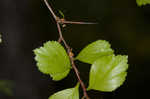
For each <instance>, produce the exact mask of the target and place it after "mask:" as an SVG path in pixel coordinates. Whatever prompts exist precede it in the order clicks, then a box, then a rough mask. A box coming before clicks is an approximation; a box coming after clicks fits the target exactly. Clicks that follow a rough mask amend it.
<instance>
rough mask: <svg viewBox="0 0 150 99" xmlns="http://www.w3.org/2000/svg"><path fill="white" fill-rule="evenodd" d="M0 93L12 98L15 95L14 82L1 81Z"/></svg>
mask: <svg viewBox="0 0 150 99" xmlns="http://www.w3.org/2000/svg"><path fill="white" fill-rule="evenodd" d="M0 93H2V94H5V95H8V96H12V95H13V82H12V81H10V80H0Z"/></svg>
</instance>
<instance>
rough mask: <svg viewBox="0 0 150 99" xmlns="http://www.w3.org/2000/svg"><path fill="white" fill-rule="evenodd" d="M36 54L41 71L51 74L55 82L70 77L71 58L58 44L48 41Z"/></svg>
mask: <svg viewBox="0 0 150 99" xmlns="http://www.w3.org/2000/svg"><path fill="white" fill-rule="evenodd" d="M34 53H35V55H36V56H35V60H36V61H37V66H38V68H39V70H40V71H41V72H43V73H45V74H50V75H51V77H52V78H53V80H61V79H63V78H64V77H66V76H67V75H68V73H69V71H70V69H71V65H70V61H69V57H68V55H67V53H66V51H65V49H64V48H63V46H61V44H59V43H58V42H56V41H48V42H46V43H45V44H44V46H43V47H40V48H37V49H35V50H34Z"/></svg>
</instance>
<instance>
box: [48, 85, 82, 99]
mask: <svg viewBox="0 0 150 99" xmlns="http://www.w3.org/2000/svg"><path fill="white" fill-rule="evenodd" d="M48 99H79V83H78V84H77V85H76V86H75V88H69V89H65V90H62V91H59V92H57V93H55V94H53V95H52V96H50V97H49V98H48Z"/></svg>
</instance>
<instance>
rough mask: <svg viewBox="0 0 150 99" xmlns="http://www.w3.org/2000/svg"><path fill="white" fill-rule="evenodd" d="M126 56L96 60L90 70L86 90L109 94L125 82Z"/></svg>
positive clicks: (105, 57) (112, 56)
mask: <svg viewBox="0 0 150 99" xmlns="http://www.w3.org/2000/svg"><path fill="white" fill-rule="evenodd" d="M127 61H128V57H127V56H122V55H118V56H114V55H111V56H104V57H102V58H99V59H97V60H96V61H95V62H94V64H93V65H92V67H91V70H90V80H89V87H88V90H90V89H94V90H99V91H104V92H111V91H114V90H115V89H117V88H118V87H119V86H121V85H122V84H123V82H124V81H125V77H126V75H127V72H126V70H127V68H128V64H127Z"/></svg>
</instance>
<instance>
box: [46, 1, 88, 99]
mask: <svg viewBox="0 0 150 99" xmlns="http://www.w3.org/2000/svg"><path fill="white" fill-rule="evenodd" d="M44 2H45V4H46V6H47V7H48V9H49V10H50V12H51V13H52V15H53V17H54V19H55V21H56V25H57V29H58V33H59V39H58V42H59V43H60V42H61V41H63V43H64V45H65V47H66V49H67V53H68V55H69V58H70V62H71V64H72V68H73V69H74V71H75V74H76V76H77V78H78V81H79V83H80V84H81V87H82V90H83V94H84V96H83V97H85V98H86V99H90V98H89V97H88V94H87V92H86V87H85V84H84V83H83V81H82V80H81V77H80V75H79V71H78V69H77V67H76V65H75V63H74V57H73V53H72V49H71V48H70V46H69V45H68V44H67V43H66V41H65V39H64V37H63V35H62V31H61V26H60V25H61V24H64V23H65V22H69V21H64V23H63V21H62V20H61V19H60V18H59V17H57V16H56V15H55V13H54V11H53V10H52V8H51V6H50V5H49V3H48V2H47V0H44ZM70 22H72V21H70ZM77 23H79V22H77Z"/></svg>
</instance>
